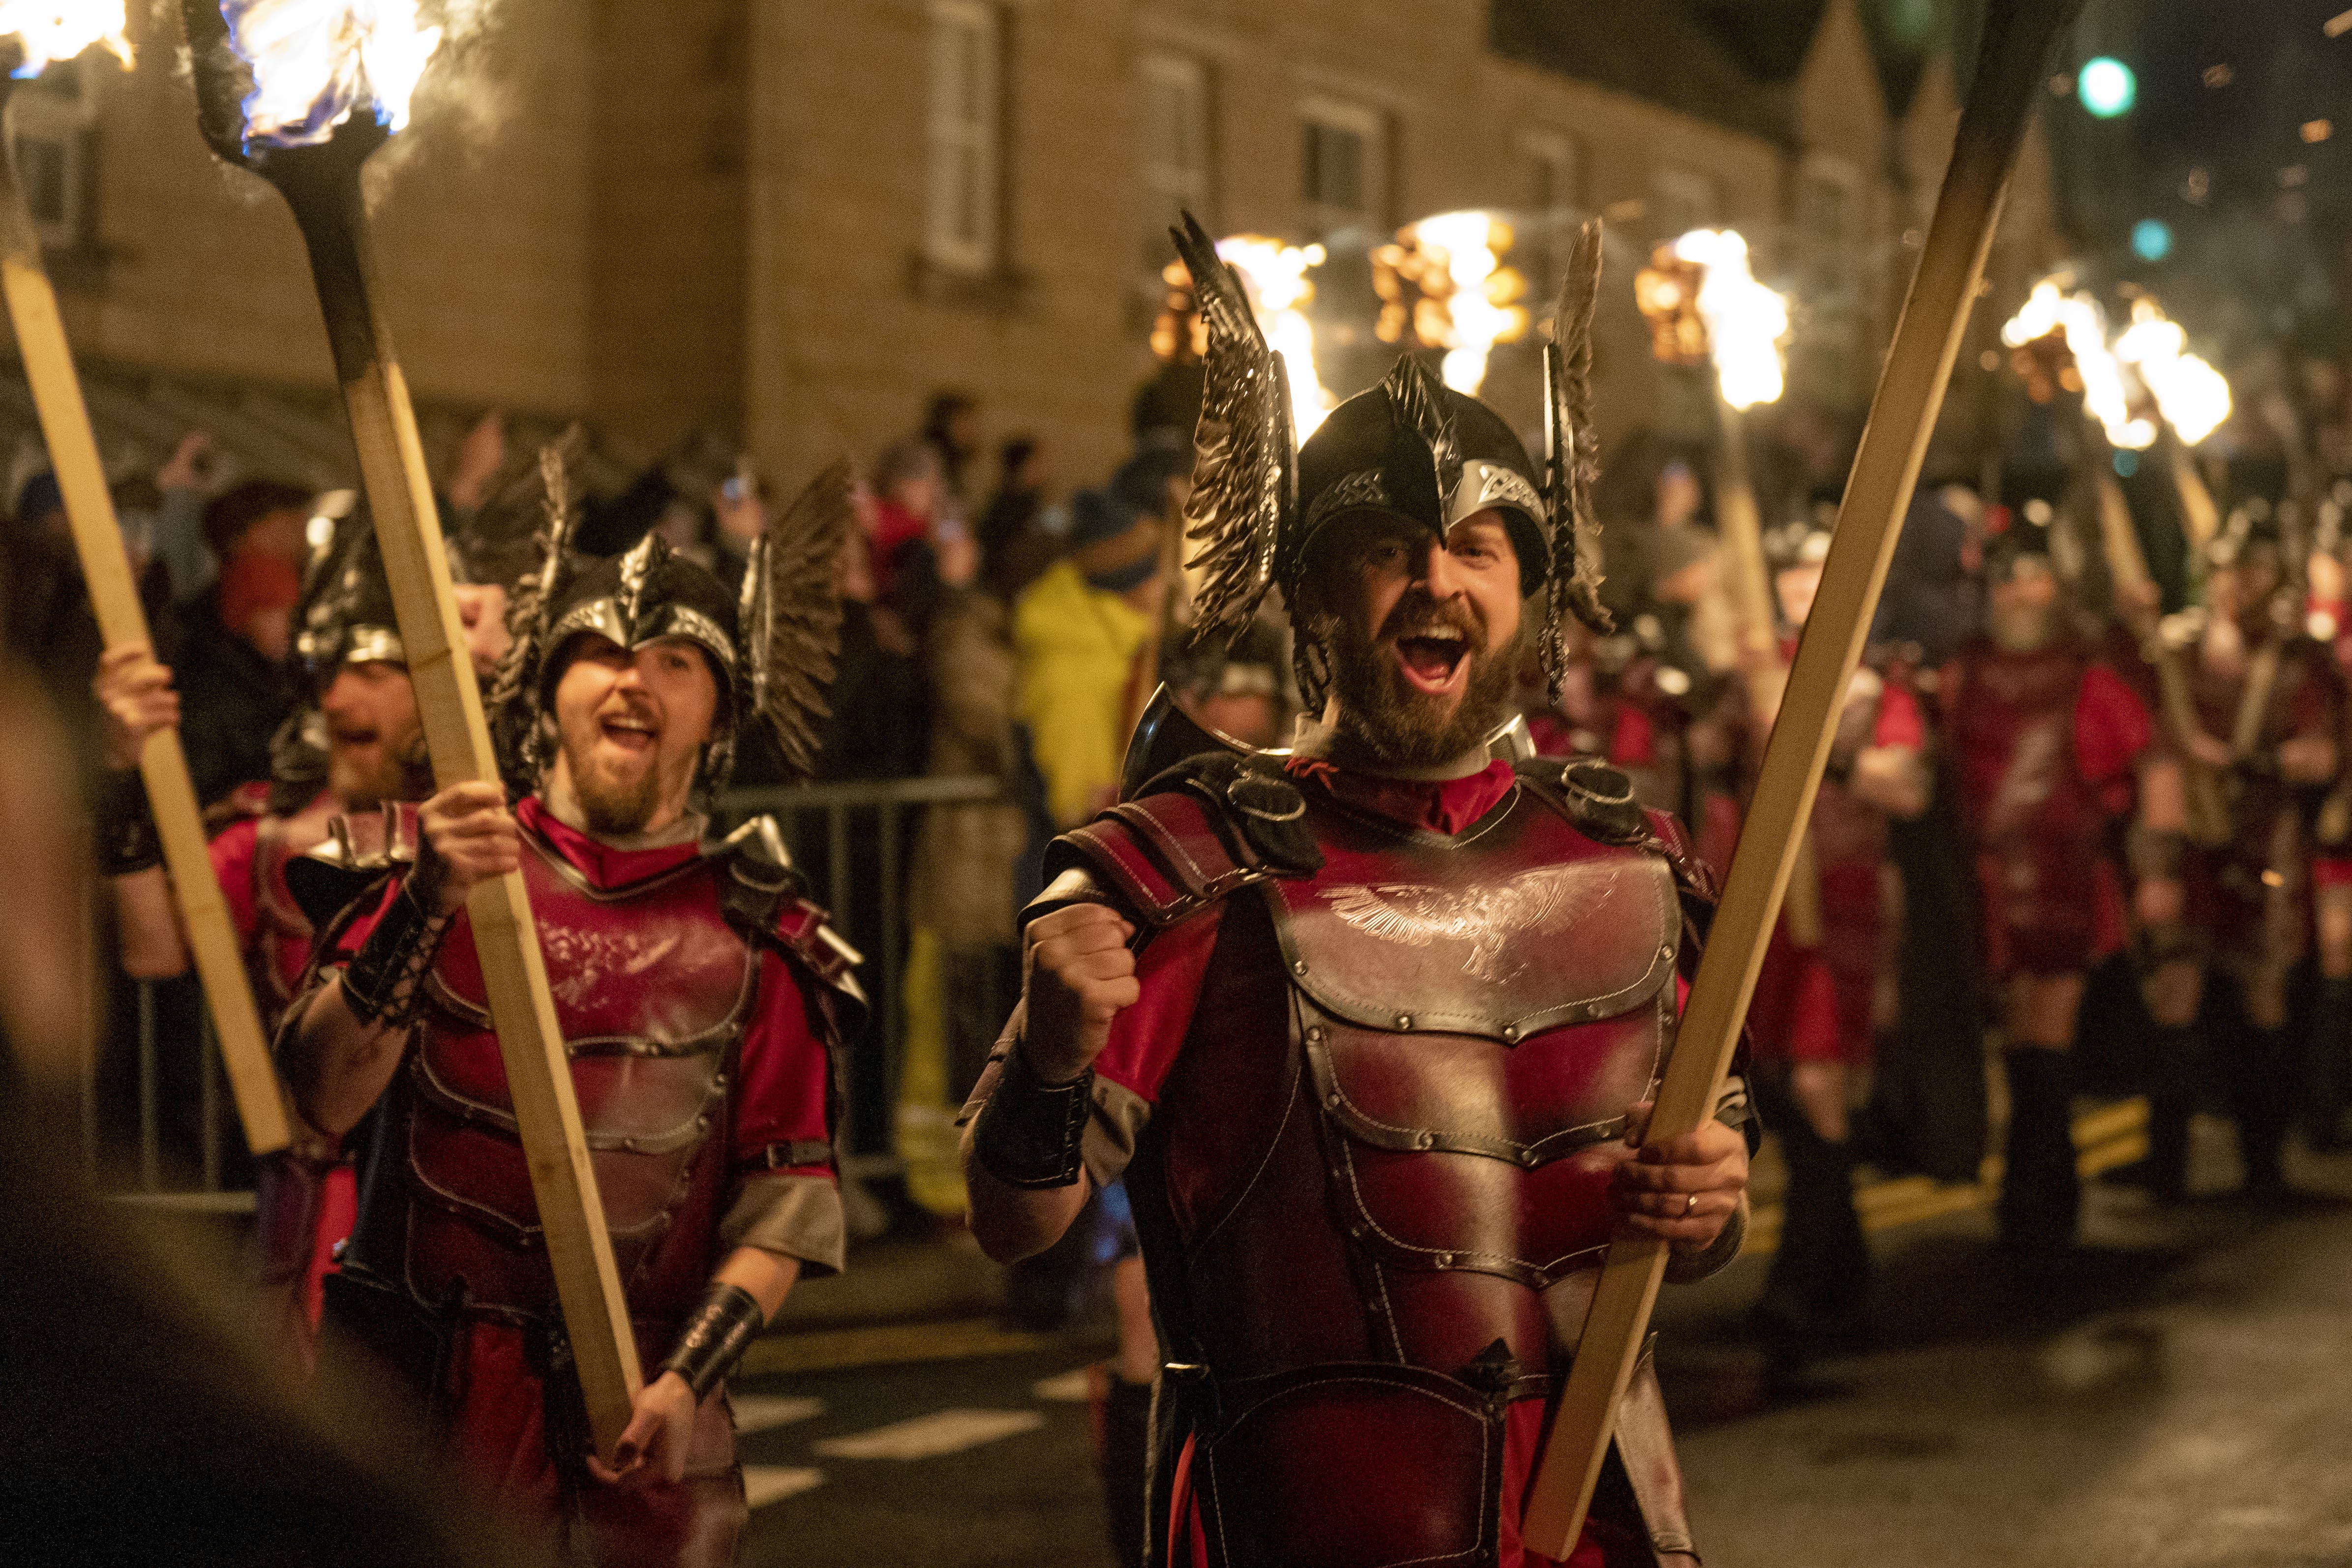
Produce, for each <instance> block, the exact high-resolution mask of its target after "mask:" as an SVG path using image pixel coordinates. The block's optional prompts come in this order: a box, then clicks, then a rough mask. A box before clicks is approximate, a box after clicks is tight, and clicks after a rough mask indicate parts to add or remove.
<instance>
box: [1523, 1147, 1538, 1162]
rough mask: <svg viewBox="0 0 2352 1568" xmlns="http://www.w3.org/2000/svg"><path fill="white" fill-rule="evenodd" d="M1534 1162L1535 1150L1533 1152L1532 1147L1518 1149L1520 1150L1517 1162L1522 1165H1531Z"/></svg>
mask: <svg viewBox="0 0 2352 1568" xmlns="http://www.w3.org/2000/svg"><path fill="white" fill-rule="evenodd" d="M1519 1163H1520V1164H1522V1165H1533V1164H1534V1163H1536V1152H1535V1151H1534V1150H1532V1149H1522V1150H1520V1151H1519Z"/></svg>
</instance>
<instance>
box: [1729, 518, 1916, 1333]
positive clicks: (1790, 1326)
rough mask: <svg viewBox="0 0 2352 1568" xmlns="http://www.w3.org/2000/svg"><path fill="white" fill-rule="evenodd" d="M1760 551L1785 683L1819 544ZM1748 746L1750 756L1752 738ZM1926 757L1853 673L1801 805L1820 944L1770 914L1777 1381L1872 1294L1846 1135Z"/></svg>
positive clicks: (1791, 535)
mask: <svg viewBox="0 0 2352 1568" xmlns="http://www.w3.org/2000/svg"><path fill="white" fill-rule="evenodd" d="M1832 520H1833V514H1832ZM1765 544H1766V548H1767V550H1768V552H1769V556H1770V562H1771V565H1772V589H1773V597H1774V599H1775V600H1776V602H1777V605H1778V608H1779V609H1780V620H1781V627H1780V661H1781V668H1787V665H1788V663H1789V661H1790V660H1791V659H1793V658H1795V655H1796V651H1797V637H1798V636H1799V635H1800V634H1801V633H1802V631H1803V630H1804V626H1805V622H1806V620H1807V619H1808V618H1810V617H1811V615H1812V609H1813V599H1814V595H1816V594H1818V593H1819V592H1820V589H1821V583H1822V563H1824V562H1826V561H1827V560H1828V559H1829V544H1830V530H1829V529H1828V528H1826V527H1822V526H1819V522H1818V521H1813V520H1809V521H1799V522H1792V523H1790V524H1789V525H1788V526H1787V527H1785V528H1781V529H1776V530H1774V531H1772V532H1771V533H1770V534H1769V536H1768V537H1767V539H1766V541H1765ZM1752 740H1753V742H1754V744H1755V749H1756V750H1757V751H1758V752H1760V750H1761V742H1762V740H1763V737H1762V736H1760V735H1759V736H1754V737H1752ZM1926 748H1927V724H1926V721H1925V720H1924V719H1923V718H1922V717H1921V714H1920V711H1919V705H1918V702H1917V700H1916V698H1914V697H1913V695H1912V693H1911V690H1910V688H1909V685H1908V683H1907V682H1906V680H1905V679H1903V678H1902V675H1901V673H1900V672H1899V671H1897V672H1895V674H1894V675H1893V676H1892V677H1891V678H1890V676H1888V675H1885V674H1882V673H1881V672H1880V671H1878V670H1876V669H1874V668H1870V667H1869V666H1867V665H1864V666H1862V667H1860V668H1856V669H1855V670H1854V672H1853V680H1852V682H1851V684H1850V685H1849V686H1848V687H1847V689H1846V700H1845V704H1844V706H1843V709H1842V710H1840V712H1839V714H1838V725H1837V733H1836V737H1835V739H1834V740H1832V742H1831V745H1830V760H1829V765H1828V770H1827V772H1825V773H1823V775H1822V784H1821V789H1820V792H1819V793H1818V794H1816V795H1814V796H1813V810H1812V816H1811V819H1810V822H1809V826H1808V828H1807V831H1808V833H1809V835H1810V836H1811V855H1810V856H1809V857H1808V858H1807V859H1806V860H1805V861H1804V862H1801V863H1800V865H1799V868H1798V872H1797V874H1798V875H1800V876H1810V877H1811V879H1813V884H1814V886H1813V889H1812V890H1813V891H1815V892H1816V893H1817V894H1818V898H1817V900H1816V904H1817V908H1818V910H1819V911H1820V931H1819V932H1818V933H1817V935H1816V940H1814V941H1813V942H1810V943H1808V942H1801V941H1800V940H1799V938H1798V936H1797V934H1796V931H1794V930H1793V929H1792V927H1791V923H1790V916H1789V913H1788V910H1787V909H1786V908H1785V907H1784V908H1783V909H1782V910H1781V915H1780V922H1779V924H1778V925H1777V926H1776V927H1775V928H1774V930H1773V932H1772V940H1771V944H1770V945H1769V947H1768V948H1767V949H1766V950H1765V954H1764V965H1763V968H1762V969H1761V970H1760V971H1759V973H1758V975H1757V980H1756V992H1755V995H1754V998H1753V999H1752V1000H1751V1001H1750V1003H1749V1004H1748V1029H1749V1032H1750V1034H1751V1036H1752V1037H1753V1039H1754V1042H1755V1051H1756V1072H1755V1075H1754V1082H1755V1088H1756V1099H1757V1102H1758V1105H1759V1108H1760V1109H1761V1110H1762V1111H1763V1113H1764V1116H1765V1119H1766V1120H1767V1121H1769V1122H1770V1123H1771V1125H1772V1127H1773V1128H1774V1130H1775V1131H1777V1132H1778V1133H1779V1134H1780V1153H1781V1158H1782V1160H1783V1162H1784V1163H1786V1164H1787V1166H1788V1171H1789V1184H1788V1189H1787V1194H1786V1196H1785V1198H1784V1199H1783V1202H1782V1208H1781V1214H1782V1220H1781V1230H1780V1247H1778V1248H1777V1249H1775V1251H1774V1253H1773V1256H1772V1268H1771V1272H1770V1274H1769V1276H1768V1278H1767V1279H1766V1280H1765V1285H1764V1292H1763V1295H1762V1296H1761V1297H1760V1298H1759V1300H1758V1301H1757V1303H1756V1308H1755V1311H1754V1313H1753V1321H1754V1322H1755V1324H1756V1327H1757V1329H1758V1331H1759V1334H1760V1336H1761V1338H1762V1340H1763V1342H1764V1345H1765V1350H1766V1353H1767V1356H1768V1357H1769V1362H1770V1364H1771V1366H1772V1369H1773V1371H1774V1372H1775V1373H1776V1374H1780V1375H1793V1374H1794V1373H1797V1372H1799V1371H1801V1369H1802V1367H1803V1364H1804V1363H1805V1362H1806V1360H1807V1359H1808V1358H1809V1357H1811V1355H1813V1354H1815V1353H1817V1352H1819V1351H1820V1350H1822V1348H1824V1347H1825V1346H1826V1345H1829V1344H1832V1343H1834V1342H1837V1341H1838V1340H1840V1339H1843V1338H1846V1337H1848V1336H1850V1335H1852V1334H1853V1332H1854V1331H1857V1330H1858V1329H1859V1328H1860V1326H1861V1319H1862V1313H1863V1309H1864V1302H1865V1300H1866V1299H1867V1297H1868V1294H1869V1282H1870V1249H1869V1247H1868V1244H1867V1243H1866V1242H1865V1241H1864V1238H1863V1231H1862V1217H1861V1215H1860V1214H1859V1212H1858V1211H1857V1210H1856V1209H1855V1207H1854V1202H1853V1166H1854V1157H1853V1147H1852V1143H1851V1133H1852V1127H1851V1120H1852V1112H1853V1104H1854V1100H1855V1096H1856V1094H1857V1092H1858V1091H1860V1090H1861V1089H1863V1088H1864V1085H1865V1083H1866V1081H1867V1077H1868V1074H1869V1072H1870V1070H1871V1065H1872V1061H1873V1058H1874V1045H1875V1041H1876V1036H1877V1017H1878V1013H1879V998H1878V990H1879V977H1880V975H1881V974H1883V973H1885V971H1886V969H1887V968H1888V964H1887V963H1886V958H1887V952H1886V948H1885V931H1886V927H1885V921H1884V920H1883V919H1882V907H1881V906H1882V904H1883V903H1884V902H1885V899H1884V887H1883V885H1884V881H1885V871H1886V866H1887V824H1888V823H1889V822H1890V821H1891V820H1893V819H1895V818H1897V817H1902V818H1909V817H1916V816H1918V815H1919V814H1920V813H1921V812H1922V811H1924V810H1925V809H1927V791H1928V776H1927V764H1926V762H1925V759H1924V753H1925V751H1926Z"/></svg>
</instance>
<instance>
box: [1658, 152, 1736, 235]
mask: <svg viewBox="0 0 2352 1568" xmlns="http://www.w3.org/2000/svg"><path fill="white" fill-rule="evenodd" d="M1722 210H1723V195H1722V193H1721V192H1720V191H1718V190H1717V188H1716V184H1715V181H1714V180H1713V179H1711V178H1709V177H1708V176H1707V175H1705V174H1700V173H1699V172H1698V171H1697V170H1696V169H1677V168H1672V167H1668V168H1664V169H1660V170H1659V171H1658V172H1657V173H1656V174H1654V175H1652V176H1651V179H1650V232H1651V234H1652V236H1653V237H1655V238H1657V239H1662V240H1663V239H1678V238H1680V237H1682V236H1684V235H1685V234H1688V233H1689V232H1690V231H1691V230H1693V229H1695V228H1711V227H1713V226H1714V225H1715V222H1716V215H1717V214H1718V213H1720V212H1721V211H1722Z"/></svg>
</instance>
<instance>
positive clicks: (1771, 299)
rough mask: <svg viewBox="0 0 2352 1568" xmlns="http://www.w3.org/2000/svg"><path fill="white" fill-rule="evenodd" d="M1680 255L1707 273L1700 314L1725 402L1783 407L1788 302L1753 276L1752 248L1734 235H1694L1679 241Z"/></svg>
mask: <svg viewBox="0 0 2352 1568" xmlns="http://www.w3.org/2000/svg"><path fill="white" fill-rule="evenodd" d="M1675 255H1676V256H1678V257H1680V258H1682V259H1683V260H1685V261H1690V262H1696V264H1698V265H1699V266H1701V267H1703V268H1706V281H1705V282H1703V283H1701V284H1700V285H1699V290H1698V313H1699V316H1700V318H1701V319H1702V320H1704V321H1706V337H1707V352H1708V353H1709V354H1710V355H1711V356H1712V357H1713V359H1714V361H1715V375H1716V380H1717V383H1718V384H1720V385H1721V386H1722V388H1723V400H1724V402H1726V403H1727V404H1729V405H1731V406H1732V407H1734V408H1753V407H1754V406H1755V405H1758V404H1759V403H1777V402H1779V401H1780V392H1781V388H1782V386H1783V385H1784V382H1783V380H1782V377H1781V371H1780V342H1781V340H1782V339H1784V338H1786V337H1787V336H1788V335H1789V300H1788V298H1787V296H1785V295H1782V294H1779V293H1775V292H1774V291H1773V290H1771V289H1767V288H1766V287H1764V285H1763V284H1761V283H1759V282H1758V281H1756V279H1755V275H1754V274H1752V273H1750V272H1749V271H1748V242H1747V241H1746V240H1744V239H1742V238H1741V237H1739V236H1738V234H1736V233H1735V232H1733V231H1732V230H1730V229H1727V228H1726V229H1712V228H1699V229H1693V230H1692V231H1691V232H1690V233H1688V234H1686V235H1685V236H1683V237H1681V238H1680V239H1678V240H1676V241H1675Z"/></svg>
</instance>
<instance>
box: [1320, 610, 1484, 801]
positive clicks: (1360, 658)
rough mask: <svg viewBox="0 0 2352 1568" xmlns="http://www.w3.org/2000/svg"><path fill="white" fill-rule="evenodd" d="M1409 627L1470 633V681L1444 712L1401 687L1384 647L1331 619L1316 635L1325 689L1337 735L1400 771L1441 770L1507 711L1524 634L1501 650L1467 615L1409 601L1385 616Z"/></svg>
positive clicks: (1425, 696)
mask: <svg viewBox="0 0 2352 1568" xmlns="http://www.w3.org/2000/svg"><path fill="white" fill-rule="evenodd" d="M1400 616H1409V617H1411V618H1412V620H1414V621H1425V620H1428V619H1432V618H1434V619H1439V620H1444V621H1446V622H1448V623H1449V624H1451V625H1454V626H1459V627H1461V628H1462V630H1463V631H1465V633H1467V634H1468V636H1469V638H1470V651H1469V652H1468V653H1466V654H1465V655H1464V656H1463V657H1464V658H1466V659H1468V660H1469V661H1470V679H1469V680H1468V681H1467V682H1466V683H1465V685H1464V687H1463V691H1462V700H1460V701H1459V702H1458V703H1456V704H1455V705H1454V709H1453V710H1452V711H1451V712H1450V713H1449V712H1447V711H1446V710H1445V709H1444V707H1443V706H1441V704H1440V702H1439V700H1438V699H1436V698H1434V697H1432V696H1430V695H1428V694H1427V693H1425V692H1421V691H1416V690H1414V689H1412V687H1411V686H1409V685H1407V684H1406V682H1405V679H1404V676H1403V674H1402V672H1401V671H1400V670H1398V668H1396V658H1395V656H1394V655H1393V653H1392V652H1391V649H1390V647H1389V646H1388V645H1387V644H1385V643H1383V642H1381V641H1380V640H1379V639H1378V638H1377V637H1367V636H1365V635H1364V634H1363V633H1362V632H1360V631H1359V630H1358V629H1357V628H1356V626H1354V624H1353V623H1351V622H1349V621H1347V620H1345V619H1344V618H1342V617H1339V616H1331V617H1327V618H1325V619H1324V620H1323V622H1322V624H1321V625H1320V626H1318V628H1317V630H1318V633H1319V635H1320V636H1321V637H1322V639H1323V643H1324V646H1325V647H1328V648H1329V649H1330V652H1331V686H1332V689H1333V690H1335V691H1337V692H1338V693H1339V729H1340V731H1341V732H1342V733H1344V734H1346V735H1348V736H1349V737H1351V738H1353V739H1355V740H1358V741H1360V742H1363V743H1364V744H1365V745H1366V746H1368V747H1370V749H1371V751H1372V752H1373V753H1374V754H1375V755H1377V756H1379V757H1381V759H1382V760H1383V761H1386V762H1390V763H1395V764H1396V765H1398V766H1400V767H1408V768H1433V767H1438V766H1442V765H1443V764H1444V763H1450V762H1452V761H1454V759H1455V758H1457V757H1460V756H1463V755H1464V754H1465V753H1467V752H1473V751H1476V750H1478V749H1479V748H1481V747H1483V746H1484V745H1485V744H1486V737H1487V736H1489V735H1491V734H1493V733H1494V732H1495V731H1496V730H1497V729H1498V728H1500V727H1501V725H1502V722H1503V721H1504V719H1505V718H1506V717H1507V715H1508V714H1509V713H1510V711H1511V699H1512V696H1513V694H1514V692H1515V690H1516V689H1517V682H1518V667H1519V660H1520V652H1521V644H1522V643H1523V642H1524V640H1525V637H1524V629H1523V631H1522V635H1521V636H1518V637H1513V638H1512V639H1511V641H1510V643H1509V644H1508V645H1507V646H1506V647H1496V648H1490V647H1486V628H1485V627H1484V626H1480V625H1479V624H1478V623H1477V620H1476V617H1475V616H1473V615H1472V614H1471V613H1470V612H1469V611H1468V610H1466V609H1464V610H1454V609H1444V608H1434V607H1433V606H1432V605H1430V604H1429V603H1428V601H1427V599H1426V598H1423V599H1421V600H1420V601H1419V602H1418V603H1417V604H1416V603H1415V602H1414V601H1413V599H1412V596H1411V595H1408V596H1407V598H1406V599H1404V600H1401V601H1399V603H1398V604H1397V606H1396V608H1394V609H1393V610H1391V611H1390V613H1389V618H1388V622H1387V623H1385V624H1388V625H1395V624H1399V617H1400Z"/></svg>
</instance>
